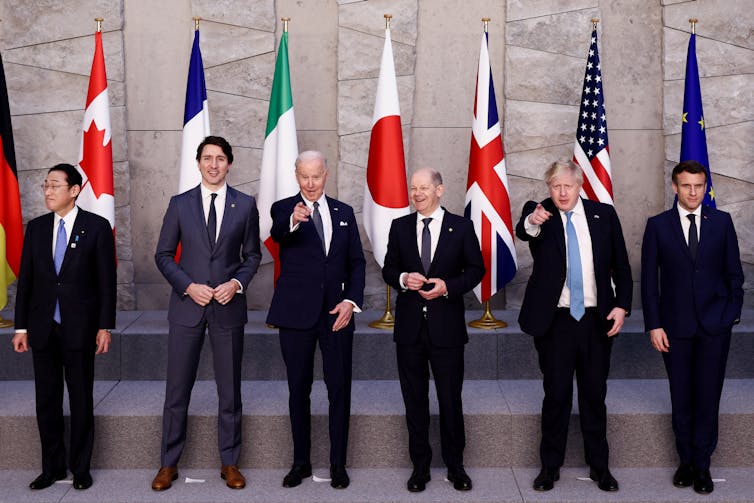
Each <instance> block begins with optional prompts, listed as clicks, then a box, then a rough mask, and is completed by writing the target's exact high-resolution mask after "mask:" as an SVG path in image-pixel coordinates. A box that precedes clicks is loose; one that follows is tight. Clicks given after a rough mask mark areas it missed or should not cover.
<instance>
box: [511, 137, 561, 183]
mask: <svg viewBox="0 0 754 503" xmlns="http://www.w3.org/2000/svg"><path fill="white" fill-rule="evenodd" d="M573 145H574V142H570V143H563V144H560V145H554V146H552V147H542V148H534V149H531V150H522V151H520V152H507V153H506V155H505V168H506V170H507V171H508V177H509V178H510V177H511V175H512V176H519V177H524V178H530V179H532V180H542V177H543V176H544V172H545V170H547V167H548V166H549V165H550V163H552V162H554V161H556V160H558V159H570V158H571V157H573Z"/></svg>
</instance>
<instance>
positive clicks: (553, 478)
mask: <svg viewBox="0 0 754 503" xmlns="http://www.w3.org/2000/svg"><path fill="white" fill-rule="evenodd" d="M558 480H560V470H548V469H547V468H542V469H541V470H540V471H539V475H537V478H535V479H534V484H532V487H533V488H534V490H535V491H550V490H551V489H552V488H553V487H555V482H557V481H558Z"/></svg>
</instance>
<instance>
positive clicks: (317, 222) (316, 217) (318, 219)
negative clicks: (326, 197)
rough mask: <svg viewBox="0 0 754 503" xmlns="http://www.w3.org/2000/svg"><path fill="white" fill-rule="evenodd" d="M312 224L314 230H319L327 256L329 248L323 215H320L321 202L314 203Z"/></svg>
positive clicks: (323, 249) (318, 233)
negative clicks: (326, 244) (326, 242)
mask: <svg viewBox="0 0 754 503" xmlns="http://www.w3.org/2000/svg"><path fill="white" fill-rule="evenodd" d="M312 222H313V223H314V228H315V229H317V235H318V236H319V239H320V241H322V251H324V252H325V255H327V247H326V246H325V227H324V226H323V225H322V215H320V214H319V202H317V201H315V202H314V211H312Z"/></svg>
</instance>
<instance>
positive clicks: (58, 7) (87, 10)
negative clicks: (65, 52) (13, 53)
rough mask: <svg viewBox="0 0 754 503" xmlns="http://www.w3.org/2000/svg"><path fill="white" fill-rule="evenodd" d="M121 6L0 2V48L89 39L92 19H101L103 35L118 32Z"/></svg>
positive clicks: (52, 0) (100, 1)
mask: <svg viewBox="0 0 754 503" xmlns="http://www.w3.org/2000/svg"><path fill="white" fill-rule="evenodd" d="M142 1H143V0H142ZM148 3H152V2H148ZM122 5H123V4H122V2H121V1H115V0H76V1H72V2H59V1H57V0H36V1H34V2H23V3H22V8H19V7H20V6H19V5H18V4H13V3H11V2H2V3H0V19H2V20H3V29H2V32H0V44H2V46H3V47H22V46H27V45H35V44H40V43H44V42H50V41H53V40H64V39H70V38H76V37H81V36H86V35H91V34H92V33H94V31H95V30H96V28H97V25H96V23H95V22H94V18H95V17H101V18H104V19H105V21H104V23H103V26H102V28H103V30H104V31H108V30H118V29H121V28H122V27H123V9H122ZM89 57H90V58H91V52H90V56H89ZM90 64H91V59H90Z"/></svg>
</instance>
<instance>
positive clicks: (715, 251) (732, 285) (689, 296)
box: [641, 206, 744, 339]
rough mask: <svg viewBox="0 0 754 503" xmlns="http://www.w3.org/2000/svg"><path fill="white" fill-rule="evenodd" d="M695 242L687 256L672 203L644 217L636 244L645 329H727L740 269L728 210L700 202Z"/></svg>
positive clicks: (683, 334) (736, 303)
mask: <svg viewBox="0 0 754 503" xmlns="http://www.w3.org/2000/svg"><path fill="white" fill-rule="evenodd" d="M701 221H702V222H701V227H700V229H699V230H700V238H699V248H697V255H696V262H694V261H692V260H691V254H690V253H689V249H688V245H687V243H686V239H685V238H684V237H683V229H682V228H681V221H680V217H679V215H678V210H677V208H676V207H675V206H674V207H673V208H672V209H670V210H668V211H665V212H663V213H660V214H659V215H656V216H654V217H652V218H650V219H649V220H647V227H646V229H645V230H644V241H643V243H642V248H641V300H642V305H643V307H644V324H645V328H646V330H647V331H649V330H652V329H655V328H663V329H664V330H665V333H666V334H667V335H668V337H669V338H671V339H673V338H688V337H692V336H693V335H694V333H695V332H696V331H697V328H698V327H699V325H701V326H702V327H703V328H704V330H705V331H706V332H708V333H710V334H713V335H717V334H725V333H729V332H730V330H731V327H732V326H733V324H734V323H735V322H736V321H738V319H739V317H740V316H741V306H742V305H743V297H744V292H743V282H744V275H743V270H742V269H741V257H740V255H739V251H738V240H737V238H736V230H735V229H734V227H733V221H732V220H731V218H730V215H729V214H728V213H725V212H724V211H719V210H716V209H713V208H707V207H703V208H702V217H701Z"/></svg>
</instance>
